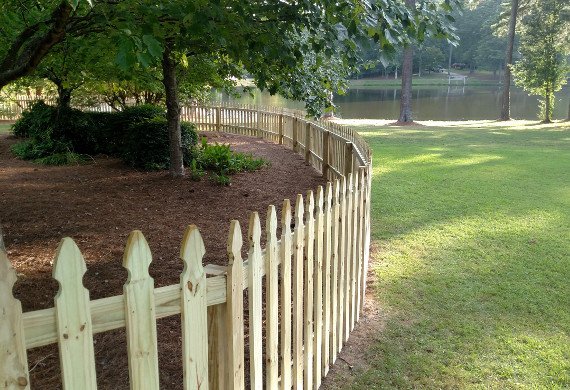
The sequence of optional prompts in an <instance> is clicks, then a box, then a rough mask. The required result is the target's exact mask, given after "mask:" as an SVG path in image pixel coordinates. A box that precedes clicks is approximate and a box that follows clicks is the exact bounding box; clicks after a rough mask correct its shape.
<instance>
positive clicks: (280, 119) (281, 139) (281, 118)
mask: <svg viewBox="0 0 570 390" xmlns="http://www.w3.org/2000/svg"><path fill="white" fill-rule="evenodd" d="M279 145H283V114H279Z"/></svg>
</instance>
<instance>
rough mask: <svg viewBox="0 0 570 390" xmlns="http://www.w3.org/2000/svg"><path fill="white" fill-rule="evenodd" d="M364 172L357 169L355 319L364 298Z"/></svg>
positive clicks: (358, 315) (357, 316)
mask: <svg viewBox="0 0 570 390" xmlns="http://www.w3.org/2000/svg"><path fill="white" fill-rule="evenodd" d="M364 172H365V168H364V169H363V168H361V169H359V171H358V173H359V183H360V185H359V186H358V189H359V193H358V272H357V274H356V286H357V287H356V321H358V320H359V319H360V310H361V307H362V301H363V300H364V296H363V295H362V292H363V290H362V288H363V283H364V280H363V277H364V253H363V251H364V232H365V228H364V224H365V223H366V218H365V215H366V214H365V210H364V207H365V191H366V183H365V180H366V178H365V174H364Z"/></svg>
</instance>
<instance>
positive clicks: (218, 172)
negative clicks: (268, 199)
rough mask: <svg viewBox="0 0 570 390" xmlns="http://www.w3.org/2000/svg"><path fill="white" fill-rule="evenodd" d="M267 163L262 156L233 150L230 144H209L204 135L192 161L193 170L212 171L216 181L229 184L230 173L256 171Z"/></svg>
mask: <svg viewBox="0 0 570 390" xmlns="http://www.w3.org/2000/svg"><path fill="white" fill-rule="evenodd" d="M267 164H268V163H267V161H265V160H264V159H262V158H255V157H253V156H252V155H251V154H245V153H239V152H235V151H232V150H231V148H230V146H229V145H224V144H218V143H215V144H213V145H212V144H209V143H208V141H207V139H206V138H205V137H204V138H202V143H201V146H200V148H199V149H197V151H196V157H195V160H194V161H192V167H193V169H192V171H193V172H194V171H195V170H196V171H198V172H200V171H204V170H205V171H210V172H211V173H212V179H213V180H214V182H216V183H218V184H221V185H229V184H230V179H229V175H233V174H235V173H238V172H250V171H255V170H258V169H261V168H262V167H264V166H265V165H267Z"/></svg>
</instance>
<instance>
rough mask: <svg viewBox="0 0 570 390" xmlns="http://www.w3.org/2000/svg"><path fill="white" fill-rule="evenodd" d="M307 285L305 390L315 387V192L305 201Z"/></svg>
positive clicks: (309, 193)
mask: <svg viewBox="0 0 570 390" xmlns="http://www.w3.org/2000/svg"><path fill="white" fill-rule="evenodd" d="M305 202H306V203H305V273H304V274H305V283H304V294H303V295H304V298H303V299H304V305H305V310H304V315H305V321H304V324H305V329H304V335H305V336H304V341H305V342H304V351H303V352H304V360H303V362H304V367H303V368H304V385H305V389H311V388H312V387H313V359H314V356H313V306H314V302H313V299H314V296H313V289H314V281H313V277H314V270H315V269H314V267H315V266H314V261H315V258H314V248H315V220H314V216H313V212H314V209H315V200H314V197H313V191H308V192H307V197H306V199H305Z"/></svg>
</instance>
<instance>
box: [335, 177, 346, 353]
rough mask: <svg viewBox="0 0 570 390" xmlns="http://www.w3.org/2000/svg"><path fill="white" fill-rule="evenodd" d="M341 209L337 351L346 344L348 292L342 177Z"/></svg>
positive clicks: (344, 196) (339, 195)
mask: <svg viewBox="0 0 570 390" xmlns="http://www.w3.org/2000/svg"><path fill="white" fill-rule="evenodd" d="M337 198H338V199H339V204H340V209H339V217H338V221H339V234H338V236H337V237H338V248H339V249H338V256H339V264H338V267H339V273H340V276H339V278H338V317H337V320H336V323H337V341H338V347H337V352H340V351H341V350H342V346H343V344H344V329H345V327H344V301H345V295H346V294H347V293H348V292H347V291H346V283H345V278H346V269H345V263H346V261H345V248H346V233H347V221H346V203H347V202H346V178H344V177H343V178H342V181H341V184H340V192H339V194H338V197H337Z"/></svg>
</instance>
